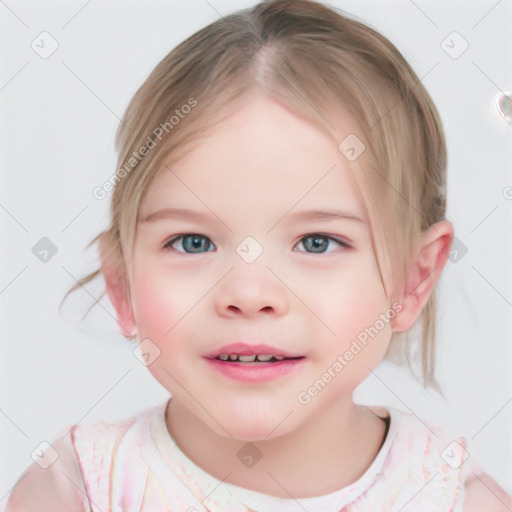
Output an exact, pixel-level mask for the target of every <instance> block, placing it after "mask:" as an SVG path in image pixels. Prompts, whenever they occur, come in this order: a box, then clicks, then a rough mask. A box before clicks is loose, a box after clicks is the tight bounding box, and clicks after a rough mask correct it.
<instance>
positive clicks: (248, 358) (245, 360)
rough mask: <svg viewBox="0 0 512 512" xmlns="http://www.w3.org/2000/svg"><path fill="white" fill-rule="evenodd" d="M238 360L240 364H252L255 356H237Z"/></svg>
mask: <svg viewBox="0 0 512 512" xmlns="http://www.w3.org/2000/svg"><path fill="white" fill-rule="evenodd" d="M238 359H240V361H242V363H252V362H253V361H255V360H256V356H238Z"/></svg>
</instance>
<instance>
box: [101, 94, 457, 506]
mask: <svg viewBox="0 0 512 512" xmlns="http://www.w3.org/2000/svg"><path fill="white" fill-rule="evenodd" d="M340 129H341V132H340V133H343V134H344V135H343V136H342V137H341V139H340V140H342V139H343V138H344V137H346V135H347V134H350V133H357V127H356V125H355V123H354V122H353V121H352V120H351V119H350V117H349V116H348V115H347V116H346V118H345V119H344V120H343V121H342V124H341V126H340ZM329 170H330V171H329ZM327 171H329V172H327ZM178 207H179V208H187V209H192V210H195V211H200V212H204V213H206V214H207V215H208V219H207V220H206V221H202V222H199V221H197V220H193V219H191V218H187V219H173V218H160V219H158V220H157V219H155V218H153V220H147V221H145V222H144V221H143V220H144V219H146V218H147V217H148V216H149V215H151V214H153V213H155V212H157V211H160V210H162V209H165V208H178ZM326 208H333V209H336V208H337V209H342V210H344V211H345V212H348V213H349V214H350V215H351V216H353V217H357V218H352V217H350V218H341V219H336V220H328V221H326V220H321V219H316V220H314V219H309V220H301V221H299V220H296V219H293V218H292V214H293V213H295V212H298V211H304V210H310V209H322V210H323V209H326ZM140 219H141V220H142V222H140V223H139V225H138V227H137V233H136V238H135V245H134V252H133V266H132V268H131V269H130V270H129V276H128V277H129V283H130V296H131V302H128V301H126V300H124V299H123V296H124V290H122V289H120V286H121V285H120V284H119V283H120V282H121V280H119V279H118V276H114V275H111V274H109V273H107V274H106V282H107V290H108V292H109V296H110V298H111V300H112V301H113V303H114V306H115V307H116V310H117V313H118V320H119V323H120V324H121V325H123V326H124V328H125V329H127V330H130V329H132V328H136V329H137V332H138V336H139V339H140V340H143V339H146V338H149V339H150V340H151V341H152V342H153V343H154V344H155V345H157V346H158V348H159V350H160V352H161V353H160V356H159V357H158V358H157V359H156V360H155V361H154V362H153V363H152V364H150V365H149V366H148V369H149V371H150V372H151V373H152V375H153V376H154V377H155V378H156V379H157V380H158V381H159V382H160V383H161V384H162V386H164V387H165V388H166V389H167V390H168V391H169V392H170V393H171V394H172V396H173V398H172V400H171V402H170V407H169V409H168V411H167V415H166V423H167V428H168V430H169V432H170V434H171V435H172V437H173V439H174V440H175V441H176V443H177V444H178V446H180V448H181V449H182V450H183V452H184V453H185V454H186V455H187V456H188V457H189V458H190V459H191V460H192V461H194V462H195V463H196V464H197V465H199V466H200V467H202V468H203V469H204V470H206V471H207V472H209V473H210V474H212V475H213V476H215V477H217V478H219V479H226V481H228V482H231V483H234V484H236V485H240V486H243V487H246V488H248V489H254V490H257V491H260V492H264V493H267V494H271V495H274V496H279V497H284V498H289V497H290V495H291V496H293V497H296V498H301V497H310V496H315V495H321V494H327V493H330V492H334V491H335V490H338V489H340V488H341V487H343V486H346V485H348V484H350V483H352V482H354V481H355V480H357V479H358V478H359V477H360V476H361V475H362V474H363V473H364V472H365V471H366V470H367V469H368V467H369V466H370V465H371V463H372V462H373V460H374V459H375V456H376V454H377V452H378V450H379V447H380V444H381V442H382V440H383V436H384V422H383V421H382V420H381V419H380V418H378V417H377V416H376V415H375V414H374V413H373V412H372V411H370V410H369V409H368V408H366V407H362V406H359V405H356V404H354V403H353V401H352V392H353V390H354V389H355V387H356V386H357V385H358V384H360V383H361V382H362V381H363V380H364V379H365V378H366V377H367V376H368V375H369V374H370V372H371V370H373V369H374V368H375V367H376V366H377V365H378V364H379V363H380V362H381V360H382V359H383V357H384V355H385V353H386V350H387V347H388V344H389V341H390V337H391V335H392V333H393V331H400V330H407V329H409V328H410V327H411V326H412V325H413V324H414V322H415V321H416V319H417V318H418V316H419V314H420V313H421V310H422V308H423V306H424V304H425V302H426V301H427V299H428V296H429V294H430V293H431V291H432V289H433V286H434V285H435V282H436V281H437V279H438V277H439V274H440V273H441V270H442V268H443V266H444V264H445V263H446V255H447V254H448V249H449V246H450V244H451V241H452V238H453V227H452V226H451V224H450V223H449V222H446V221H443V222H440V223H438V224H436V226H435V229H434V228H431V229H430V230H428V231H427V232H425V233H424V235H423V238H422V241H421V244H420V246H419V247H418V251H417V256H416V258H415V260H414V261H413V262H411V272H410V276H409V277H408V279H407V284H406V289H404V290H403V294H402V296H401V297H398V299H399V301H400V307H401V310H400V312H399V313H397V314H396V315H395V316H394V318H393V319H392V320H391V321H389V322H386V323H385V325H384V327H383V328H382V329H381V330H380V332H379V333H378V335H377V336H375V337H374V338H373V339H371V340H370V342H369V343H368V344H367V346H366V347H364V349H363V350H361V351H360V352H359V353H358V354H357V355H356V356H355V357H354V358H353V359H352V360H351V361H350V362H349V363H348V364H347V365H346V366H344V368H343V370H342V371H340V372H338V373H337V374H336V377H335V378H333V379H331V381H330V382H329V383H328V384H327V385H326V386H325V387H324V389H323V390H322V391H321V392H320V393H318V394H317V395H316V396H315V397H313V398H312V399H311V400H310V402H309V403H308V404H302V403H300V402H299V401H298V399H297V396H298V394H299V393H300V392H303V391H304V390H307V389H308V388H309V387H310V386H311V385H312V384H313V383H314V382H315V381H317V380H318V379H319V378H320V377H321V376H322V374H323V373H324V372H325V371H326V370H327V369H328V368H329V367H332V365H333V363H334V362H335V361H336V360H337V357H338V355H340V354H343V353H344V352H345V351H346V350H347V349H348V348H349V347H350V344H351V342H352V340H354V339H355V338H356V336H357V335H358V334H359V333H360V332H361V331H363V330H364V329H365V328H366V327H368V326H371V325H374V324H375V322H376V320H378V319H379V315H381V314H382V313H385V312H386V311H388V310H390V308H392V303H393V300H396V299H397V298H393V300H392V299H391V298H390V297H388V296H387V295H386V293H385V290H384V289H383V285H382V281H381V278H380V276H379V272H378V268H377V264H376V260H375V255H374V250H373V246H372V238H371V232H370V227H369V224H368V221H367V219H366V217H365V209H364V205H363V202H362V200H361V197H360V196H359V193H358V191H357V188H356V186H355V184H354V181H353V178H352V176H351V172H350V168H349V162H348V161H347V159H346V158H345V157H344V155H343V154H342V153H341V152H340V151H339V150H338V148H337V145H336V144H334V143H333V141H332V140H331V139H330V138H328V137H327V135H325V134H324V133H322V132H320V131H319V130H318V129H317V128H316V127H315V126H313V125H312V124H310V123H308V122H306V121H305V120H303V119H301V118H299V117H297V116H295V115H294V114H292V113H291V112H289V111H287V110H285V109H284V108H282V107H281V106H279V105H278V104H276V103H274V102H273V101H271V100H269V99H266V98H265V97H263V96H260V95H257V94H254V95H251V96H246V97H244V98H242V99H241V100H240V101H239V104H238V105H237V108H236V109H233V113H232V114H230V115H229V116H228V117H227V119H226V120H225V121H223V122H222V123H221V124H220V125H218V127H217V129H216V130H214V132H213V133H212V134H211V135H210V136H208V137H207V138H205V139H203V140H202V141H201V142H200V143H199V144H198V145H197V146H195V147H194V148H193V149H192V150H191V151H190V152H188V153H187V155H186V156H185V157H183V158H182V159H181V160H179V161H178V162H174V163H173V165H172V167H171V166H169V167H167V168H166V169H164V170H163V172H162V173H161V174H160V175H159V176H158V177H157V178H156V179H155V181H154V182H153V184H152V185H151V187H150V190H149V192H148V195H147V197H146V200H145V202H144V204H143V205H142V206H141V210H140ZM315 233H319V234H322V235H324V236H325V235H329V236H331V237H333V238H334V239H337V240H341V241H344V242H346V243H347V244H348V246H344V245H340V244H338V243H337V242H336V241H335V240H329V239H328V238H323V239H322V240H323V243H324V244H325V245H323V246H322V247H324V249H325V252H314V249H311V237H310V238H307V236H308V235H311V234H315ZM184 234H196V235H202V236H203V237H204V238H202V239H200V243H202V244H203V245H200V247H203V249H202V251H203V252H195V253H192V254H190V253H187V252H186V251H187V248H188V250H189V251H190V250H191V247H192V246H191V244H190V239H189V241H188V245H187V246H186V247H185V246H184V242H185V240H184V239H181V240H176V241H175V242H174V243H173V244H172V246H170V248H167V249H165V248H164V245H165V244H166V243H167V242H169V241H170V240H172V239H174V238H175V237H177V236H179V235H184ZM247 236H252V237H254V238H255V239H256V240H257V242H258V243H259V245H260V246H261V247H262V248H263V253H262V254H261V256H259V257H258V258H257V259H256V260H255V261H254V262H253V263H250V264H248V263H246V262H245V261H244V260H243V259H242V258H241V257H240V256H239V255H238V254H237V252H236V248H237V246H238V245H239V244H240V242H241V241H242V240H244V239H245V238H246V237H247ZM308 240H309V244H308ZM312 251H313V252H312ZM105 268H106V269H107V268H108V266H107V265H105ZM112 268H113V266H112ZM109 272H110V271H109ZM384 279H385V282H387V281H389V279H388V276H384ZM388 284H390V283H389V282H388ZM386 289H390V288H389V287H388V286H386ZM237 341H246V342H247V343H249V344H251V343H252V344H256V343H267V344H270V345H273V346H275V347H279V348H281V349H284V350H288V351H291V352H293V353H296V354H300V355H303V356H304V357H305V358H304V360H303V361H302V363H301V364H300V366H298V367H297V369H296V370H295V371H294V372H292V373H291V374H288V375H286V376H284V377H281V378H279V379H277V380H274V381H269V382H264V383H240V382H237V381H233V380H231V379H229V378H227V377H224V376H222V375H220V374H219V373H217V372H215V371H213V369H212V368H211V366H210V364H209V363H208V362H207V361H206V360H205V358H204V356H205V355H206V354H208V353H209V352H211V351H212V350H214V349H217V348H220V347H221V346H223V345H225V344H227V343H234V342H237ZM319 440H321V442H320V441H319ZM247 441H250V442H252V443H253V444H254V445H256V447H257V448H258V449H259V450H260V451H261V453H262V459H261V460H260V461H259V462H258V463H257V464H256V465H255V466H253V467H251V468H247V467H245V466H244V465H243V464H241V462H240V461H239V460H238V458H237V457H236V453H237V451H238V450H239V449H240V448H241V447H242V446H243V445H244V444H245V443H246V442H247ZM340 454H342V456H340ZM305 467H307V469H308V478H304V474H305ZM227 475H229V476H228V477H227V478H226V476H227ZM270 475H271V476H270Z"/></svg>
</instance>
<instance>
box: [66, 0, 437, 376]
mask: <svg viewBox="0 0 512 512" xmlns="http://www.w3.org/2000/svg"><path fill="white" fill-rule="evenodd" d="M254 89H259V90H260V91H263V92H264V93H266V94H267V95H268V96H269V97H271V98H273V99H275V100H277V101H278V102H279V103H281V104H282V105H284V106H286V107H287V108H289V109H290V110H292V111H294V112H295V113H297V114H299V115H301V116H302V117H303V118H306V119H308V120H310V121H311V122H313V123H315V124H316V125H317V126H318V127H319V129H321V130H324V131H325V132H326V133H328V134H329V135H330V136H331V137H332V138H333V142H334V143H336V144H337V145H338V144H340V143H341V142H342V140H343V139H344V138H346V137H347V136H348V135H349V134H348V133H341V132H340V131H339V130H337V129H336V126H337V121H336V116H337V115H339V112H341V110H339V109H337V106H338V107H340V108H343V109H345V110H346V111H348V112H349V113H350V114H351V116H352V117H353V119H354V120H356V121H357V125H358V127H359V131H358V132H357V136H358V138H360V139H361V141H363V143H364V144H365V146H366V151H365V152H364V154H363V156H362V157H361V158H359V159H357V160H356V161H355V162H352V163H351V167H352V168H353V170H354V177H355V178H356V181H357V184H358V187H359V189H360V191H361V194H362V197H363V200H364V203H365V207H366V210H367V214H368V218H369V221H370V225H371V230H372V236H373V238H374V250H375V253H376V258H377V262H378V264H379V269H380V270H381V277H382V268H383V266H386V264H385V262H386V261H387V262H388V264H389V265H390V268H391V269H392V275H393V288H392V289H390V290H387V292H388V293H389V294H390V295H393V294H395V295H397V294H398V293H399V290H400V289H401V287H402V286H403V284H404V279H405V275H406V272H407V270H408V266H409V262H410V261H411V257H412V256H414V251H415V248H416V246H417V243H418V241H419V239H420V236H421V234H422V232H423V231H424V230H426V229H427V228H429V227H431V226H432V225H433V224H435V223H436V222H438V221H440V220H443V219H444V216H445V209H446V190H445V182H446V176H445V167H446V147H445V140H444V134H443V129H442V125H441V122H440V119H439V116H438V113H437V110H436V108H435V106H434V104H433V102H432V100H431V98H430V96H429V94H428V93H427V91H426V90H425V88H424V87H423V85H422V84H421V82H420V80H419V78H418V77H417V75H416V74H415V73H414V71H413V70H412V69H411V67H410V66H409V64H408V63H407V62H406V61H405V59H404V58H403V56H402V55H401V53H400V52H399V51H398V50H397V49H396V47H395V46H394V45H393V44H392V43H390V41H388V40H387V39H386V38H385V37H383V36H382V35H381V34H379V33H378V32H376V31H375V30H373V29H372V28H370V27H368V26H367V25H365V24H363V23H361V22H359V21H356V20H354V19H352V18H351V17H349V16H348V15H345V14H342V13H341V12H340V11H337V10H334V9H333V8H330V7H327V6H326V5H324V4H322V3H320V2H316V1H313V0H268V1H263V2H261V3H259V4H257V5H256V6H254V7H252V8H249V9H244V10H242V11H239V12H237V13H234V14H232V15H230V16H226V17H223V18H222V19H219V20H218V21H216V22H214V23H212V24H210V25H209V26H207V27H205V28H203V29H202V30H200V31H198V32H197V33H195V34H193V35H192V36H191V37H189V38H188V39H187V40H185V41H184V42H182V43H181V44H179V45H178V46H177V47H176V48H175V49H173V50H172V51H171V52H170V53H169V54H168V55H167V56H166V57H165V58H164V59H163V60H162V61H161V62H160V63H159V64H158V65H157V66H156V68H155V69H154V70H153V71H152V73H151V74H150V75H149V77H148V78H147V80H146V81H145V82H144V83H143V84H142V86H141V87H140V88H139V89H138V91H137V93H136V94H135V96H134V97H133V99H132V100H131V102H130V104H129V105H128V108H127V110H126V112H125V114H124V116H123V119H122V122H121V124H120V125H119V128H118V131H117V134H116V149H117V152H118V172H117V174H116V180H115V181H116V185H115V188H114V190H113V195H112V201H111V223H110V227H109V228H108V229H107V230H106V231H104V232H103V233H101V234H100V235H98V236H97V237H96V238H95V239H94V240H93V241H92V242H91V244H95V243H98V244H99V248H100V250H101V252H102V255H103V256H104V261H108V262H110V264H113V265H116V266H117V270H118V271H119V275H120V276H124V277H123V280H124V282H125V285H126V290H129V282H128V279H127V269H129V268H130V264H131V253H132V247H133V242H134V238H135V233H136V228H137V221H138V215H139V208H140V205H141V204H142V202H143V200H144V197H145V194H146V193H147V190H148V188H149V186H150V185H151V183H152V182H153V180H154V179H155V177H156V175H157V174H158V172H159V171H160V170H161V169H162V168H165V166H166V165H167V166H171V167H172V161H173V159H174V160H176V159H177V158H179V156H180V155H182V154H183V153H184V152H186V151H187V150H189V149H190V148H191V147H192V146H193V144H194V143H196V142H197V141H198V140H199V139H200V137H201V136H204V135H205V134H206V133H207V132H208V131H209V130H211V129H214V128H215V125H216V123H218V122H219V121H220V120H221V119H222V118H223V117H225V116H226V113H227V112H228V108H227V107H229V105H230V104H232V102H233V101H234V100H235V99H236V98H239V97H241V96H242V95H243V94H245V93H247V92H249V91H253V90H254ZM193 102H195V107H194V108H192V109H184V110H183V112H185V110H186V111H187V112H188V113H187V115H186V116H184V117H183V119H181V118H180V121H179V124H176V125H175V126H172V128H171V126H170V124H169V119H170V118H171V116H172V115H173V113H174V112H175V111H176V109H180V108H181V107H182V106H184V105H192V104H193ZM165 123H167V124H165ZM162 126H166V127H167V131H165V130H164V132H165V133H163V134H162V133H160V132H161V131H162V130H160V131H156V130H157V129H158V127H162ZM155 131H156V133H157V134H158V136H157V135H156V134H155ZM150 146H151V148H150ZM143 147H146V148H147V151H144V152H145V155H144V156H142V157H141V155H140V154H141V151H140V150H141V148H143ZM134 154H137V158H136V161H134V160H131V161H130V158H132V159H133V158H134V156H133V155H134ZM129 161H130V162H131V163H130V165H128V162H129ZM123 169H124V170H123ZM121 170H123V171H121ZM91 244H90V245H91ZM101 272H102V271H101V269H98V270H97V271H95V272H93V273H91V274H89V275H87V276H85V277H84V278H82V279H81V280H80V281H79V282H78V283H77V284H76V285H75V286H74V287H73V288H72V289H71V290H70V292H71V291H72V290H74V289H77V288H79V287H80V286H83V285H85V284H86V283H88V282H89V281H91V280H92V279H94V278H95V277H97V276H99V275H100V274H101ZM70 292H68V293H70ZM127 294H128V295H127V299H128V300H129V293H128V291H127ZM421 320H422V326H421V328H422V336H421V351H420V352H421V367H422V374H423V379H424V383H426V384H435V379H434V362H435V349H434V346H435V344H434V334H435V294H434V293H432V294H431V296H430V298H429V300H428V302H427V304H426V306H425V308H424V310H423V312H422V319H421ZM389 355H393V357H394V358H395V360H396V359H397V358H398V359H399V360H401V361H406V362H410V343H409V342H408V340H407V336H400V335H398V334H397V333H394V334H393V338H392V340H391V345H390V351H388V356H389Z"/></svg>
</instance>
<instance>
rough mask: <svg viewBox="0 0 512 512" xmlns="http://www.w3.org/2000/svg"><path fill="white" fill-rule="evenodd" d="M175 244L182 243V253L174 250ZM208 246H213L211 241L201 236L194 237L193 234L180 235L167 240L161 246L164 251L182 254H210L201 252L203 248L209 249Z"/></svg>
mask: <svg viewBox="0 0 512 512" xmlns="http://www.w3.org/2000/svg"><path fill="white" fill-rule="evenodd" d="M177 242H182V244H181V245H182V247H183V248H184V249H185V250H184V251H181V250H179V249H175V247H174V245H175V244H176V243H177ZM210 246H213V244H212V242H211V240H210V239H209V238H207V237H205V236H202V235H195V234H188V235H180V236H177V237H175V238H173V239H172V240H169V241H168V242H166V243H165V245H164V246H163V249H164V250H171V249H175V250H177V251H178V252H184V253H188V254H199V253H202V252H211V251H208V250H207V251H203V250H202V249H204V248H209V247H210Z"/></svg>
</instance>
